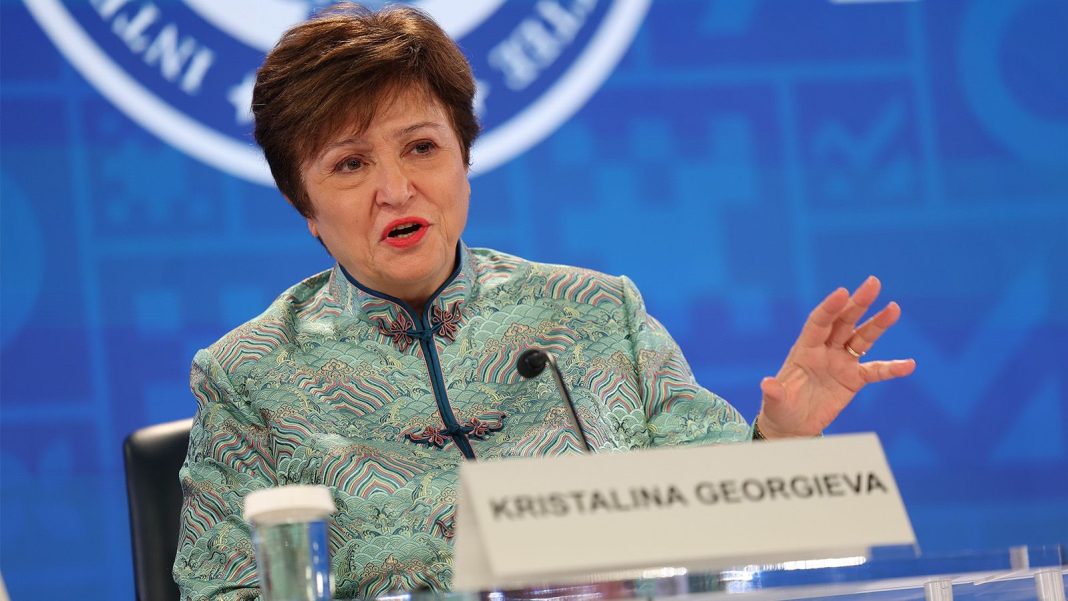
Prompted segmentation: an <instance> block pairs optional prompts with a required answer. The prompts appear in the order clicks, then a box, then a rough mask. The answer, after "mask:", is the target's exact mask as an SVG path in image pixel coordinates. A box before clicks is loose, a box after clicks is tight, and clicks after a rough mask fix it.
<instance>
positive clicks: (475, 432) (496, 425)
mask: <svg viewBox="0 0 1068 601" xmlns="http://www.w3.org/2000/svg"><path fill="white" fill-rule="evenodd" d="M505 417H507V416H506V415H505V414H504V412H502V411H491V412H489V413H485V414H483V415H481V416H479V417H472V418H471V419H468V420H467V421H465V422H463V423H462V424H460V426H459V427H458V428H457V429H456V430H450V429H449V428H446V427H444V426H439V427H434V426H426V427H425V428H423V429H422V430H420V429H418V428H412V429H410V430H408V431H406V432H404V433H403V436H404V437H405V438H407V439H408V440H410V441H412V442H414V443H418V444H425V445H427V446H432V447H437V448H439V449H443V448H445V447H446V445H448V444H449V442H450V441H451V440H452V437H453V436H466V437H468V438H475V439H478V440H485V438H486V435H488V434H490V433H492V432H499V431H501V430H502V429H504V418H505Z"/></svg>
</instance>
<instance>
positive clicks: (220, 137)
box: [26, 0, 649, 185]
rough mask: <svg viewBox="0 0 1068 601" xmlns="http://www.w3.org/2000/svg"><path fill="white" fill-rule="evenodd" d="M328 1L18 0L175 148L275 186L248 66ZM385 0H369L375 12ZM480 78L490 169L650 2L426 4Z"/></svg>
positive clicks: (535, 129)
mask: <svg viewBox="0 0 1068 601" xmlns="http://www.w3.org/2000/svg"><path fill="white" fill-rule="evenodd" d="M329 4H332V2H329V1H325V0H181V1H179V0H90V1H89V2H85V1H84V0H26V6H27V7H28V8H29V10H30V12H31V14H32V15H33V16H34V18H35V19H36V20H37V22H38V23H39V24H40V25H41V27H42V28H43V29H44V30H45V32H46V33H47V35H48V36H49V38H51V40H52V42H53V43H54V44H55V45H56V46H57V47H58V48H59V49H60V51H61V52H62V53H63V54H64V56H66V58H67V60H69V61H70V62H71V64H73V65H74V66H75V67H76V68H77V69H78V70H79V71H80V72H81V73H82V74H83V75H84V76H85V77H86V78H87V79H88V80H89V81H90V82H91V83H92V84H93V85H94V86H95V87H96V88H97V89H98V90H99V91H100V92H101V93H102V94H103V95H104V96H106V97H107V98H108V99H109V100H110V101H111V102H112V103H113V104H115V105H116V106H117V107H118V108H119V109H121V110H122V111H123V112H125V113H126V114H127V115H129V116H130V117H131V118H132V119H133V120H134V121H136V122H137V123H139V124H140V125H141V126H143V127H144V128H146V129H148V130H149V131H151V132H153V133H154V134H156V135H157V136H159V137H160V138H162V139H163V140H165V141H166V142H168V143H170V144H172V145H174V146H175V147H177V148H179V149H180V150H182V151H183V152H185V153H187V154H189V155H191V156H194V157H196V158H198V159H200V160H202V161H204V162H206V163H208V164H210V165H213V166H215V167H217V168H219V169H221V170H223V171H226V172H228V173H231V174H233V175H236V176H239V177H243V178H245V179H248V180H250V181H254V182H259V183H262V184H265V185H271V184H272V180H271V176H270V172H269V171H268V169H267V166H266V164H265V163H264V161H263V158H262V156H261V154H260V152H259V149H258V148H256V147H255V144H254V143H253V141H252V135H251V121H252V117H251V114H250V112H249V105H250V102H251V98H252V86H253V82H254V78H255V71H256V68H257V67H258V66H259V64H260V63H261V62H262V60H263V56H264V54H265V53H266V52H267V51H268V50H270V49H271V47H272V46H273V45H274V44H275V42H276V41H277V40H278V38H279V37H280V36H281V34H282V32H284V31H285V30H286V29H288V28H289V27H291V26H293V25H294V24H296V23H298V22H300V21H302V20H304V19H306V18H308V17H309V16H310V15H311V14H313V13H314V12H315V11H317V10H319V9H321V8H323V7H324V6H327V5H329ZM383 4H386V2H383V1H382V0H378V1H372V2H366V3H365V5H369V6H370V7H372V8H375V7H378V6H380V5H383ZM409 4H412V5H415V6H418V7H419V8H421V9H423V10H425V11H426V12H427V13H429V14H430V15H431V16H433V18H434V19H435V20H436V21H437V22H438V23H440V24H441V26H442V27H443V28H444V29H445V30H446V31H447V32H448V33H449V35H451V36H452V37H453V39H455V40H457V42H458V43H459V44H460V47H461V48H462V49H463V50H464V52H465V53H466V54H467V56H468V58H469V59H470V61H471V65H472V67H473V68H474V72H475V77H476V79H477V80H478V94H477V97H476V99H475V100H476V110H477V112H478V114H479V118H480V120H481V122H482V125H483V132H484V133H483V135H482V137H481V138H480V139H479V140H478V142H477V143H476V145H475V147H474V149H473V151H472V154H473V156H472V160H473V170H474V171H475V172H485V171H488V170H490V169H493V168H494V167H496V166H498V165H500V164H501V163H504V162H505V161H507V160H509V159H511V158H512V157H514V156H516V155H517V154H519V153H521V152H523V151H524V150H526V149H527V148H529V147H531V146H532V145H534V144H536V143H537V142H539V141H540V140H542V139H543V138H545V137H546V136H547V135H549V134H550V133H551V132H552V131H553V130H555V129H556V128H557V127H558V126H559V125H560V124H561V123H562V122H563V121H564V120H566V119H567V118H568V117H570V116H571V115H572V114H573V113H574V112H575V111H576V110H578V109H579V108H580V107H581V106H582V104H583V103H584V102H585V101H586V100H587V99H588V98H589V97H590V96H591V95H592V94H593V93H594V91H596V89H597V88H598V87H599V86H600V85H601V83H602V82H603V81H604V79H605V78H606V77H607V76H608V74H609V73H610V72H611V70H612V69H613V68H614V67H615V65H616V64H617V63H618V61H619V59H620V58H621V57H622V55H623V53H624V52H625V51H626V49H627V47H628V46H629V45H630V42H631V40H632V39H633V38H634V35H635V33H636V32H637V29H638V27H639V25H640V24H641V21H642V18H643V17H644V16H645V12H646V10H647V9H648V5H649V0H537V1H523V2H504V0H466V1H465V2H456V1H455V0H420V1H416V2H410V3H409Z"/></svg>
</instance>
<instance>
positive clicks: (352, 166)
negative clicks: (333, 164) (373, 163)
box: [337, 157, 363, 171]
mask: <svg viewBox="0 0 1068 601" xmlns="http://www.w3.org/2000/svg"><path fill="white" fill-rule="evenodd" d="M360 167H363V161H362V160H360V159H358V158H355V157H350V158H347V159H345V160H343V161H341V162H340V163H338V164H337V170H338V171H357V170H359V169H360Z"/></svg>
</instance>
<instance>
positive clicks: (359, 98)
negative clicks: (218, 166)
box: [252, 3, 479, 217]
mask: <svg viewBox="0 0 1068 601" xmlns="http://www.w3.org/2000/svg"><path fill="white" fill-rule="evenodd" d="M412 87H414V88H418V89H422V90H424V91H426V92H428V93H429V94H430V95H431V97H432V98H434V99H435V100H437V101H439V102H441V104H442V107H443V108H444V109H445V113H446V114H447V115H448V116H449V119H450V121H451V122H452V123H451V124H452V127H453V130H454V131H455V132H456V137H457V138H458V139H459V140H460V146H461V149H462V151H463V160H464V164H467V165H470V162H471V144H472V143H474V141H475V137H477V136H478V132H479V125H478V120H477V118H476V117H475V111H474V98H475V79H474V76H473V75H472V74H471V65H470V64H469V63H468V62H467V59H466V58H465V57H464V55H463V53H462V52H461V51H460V49H459V47H457V45H456V43H455V42H453V41H452V39H450V38H449V36H448V34H446V33H445V32H444V31H443V30H442V29H441V27H439V26H438V24H437V23H435V22H434V20H433V19H431V18H430V16H428V15H427V14H426V13H424V12H422V11H420V10H417V9H414V8H411V7H403V6H394V7H388V8H385V9H383V10H381V11H371V10H368V9H366V8H364V7H361V6H359V5H356V4H350V3H344V4H339V5H336V6H333V7H331V8H329V9H327V10H326V11H324V12H322V13H320V14H318V15H317V16H316V17H314V18H312V19H311V20H309V21H306V22H304V23H301V24H300V25H297V26H295V27H293V28H292V29H290V30H289V31H287V32H286V33H285V34H284V35H283V36H282V39H281V40H279V42H278V44H277V45H276V46H275V47H274V49H272V50H271V52H270V53H269V54H268V55H267V58H266V59H265V60H264V62H263V65H262V66H261V67H260V69H259V71H258V72H257V73H256V86H255V88H254V90H253V93H252V113H253V115H254V116H255V119H256V129H255V134H256V142H257V143H258V144H259V145H260V147H261V148H263V154H264V156H265V157H266V158H267V164H268V165H269V166H270V168H271V174H272V175H273V176H274V181H275V183H276V184H277V185H278V189H279V190H280V191H281V192H282V194H284V195H285V196H286V198H288V199H289V201H290V202H291V203H292V204H293V206H294V207H295V208H296V209H297V211H299V212H300V214H301V215H303V216H305V217H311V216H312V214H313V209H312V206H311V202H310V200H309V198H308V194H307V191H306V189H305V186H304V181H303V177H302V175H301V168H302V166H303V164H304V163H305V162H306V161H307V160H309V159H310V158H312V157H314V156H315V155H316V154H318V153H319V152H320V151H321V150H322V149H323V147H324V146H325V145H326V144H327V143H328V141H329V137H330V136H332V135H333V134H334V132H335V131H336V130H337V129H339V128H342V127H355V128H356V129H357V131H363V130H365V129H366V128H367V127H368V126H369V125H370V124H371V120H372V119H373V118H374V115H375V111H376V110H377V109H378V107H380V106H382V104H383V103H384V102H388V101H389V99H390V98H391V97H392V96H393V95H395V94H397V93H399V92H402V91H404V90H406V89H409V88H412Z"/></svg>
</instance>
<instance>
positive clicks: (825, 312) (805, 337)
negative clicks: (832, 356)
mask: <svg viewBox="0 0 1068 601" xmlns="http://www.w3.org/2000/svg"><path fill="white" fill-rule="evenodd" d="M848 303H849V291H847V290H846V289H845V288H838V289H837V290H835V291H834V292H832V293H830V294H828V295H827V297H826V298H824V299H823V300H822V301H820V304H818V305H816V308H815V309H813V310H812V312H811V313H809V314H808V319H807V320H806V321H805V325H804V327H803V328H801V334H800V335H799V336H798V337H797V342H798V343H799V344H800V345H801V346H821V345H824V344H826V343H827V338H828V337H829V336H830V335H831V327H832V326H833V325H834V322H835V320H836V319H838V315H839V314H840V313H841V312H842V310H843V309H845V307H846V305H847V304H848Z"/></svg>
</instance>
